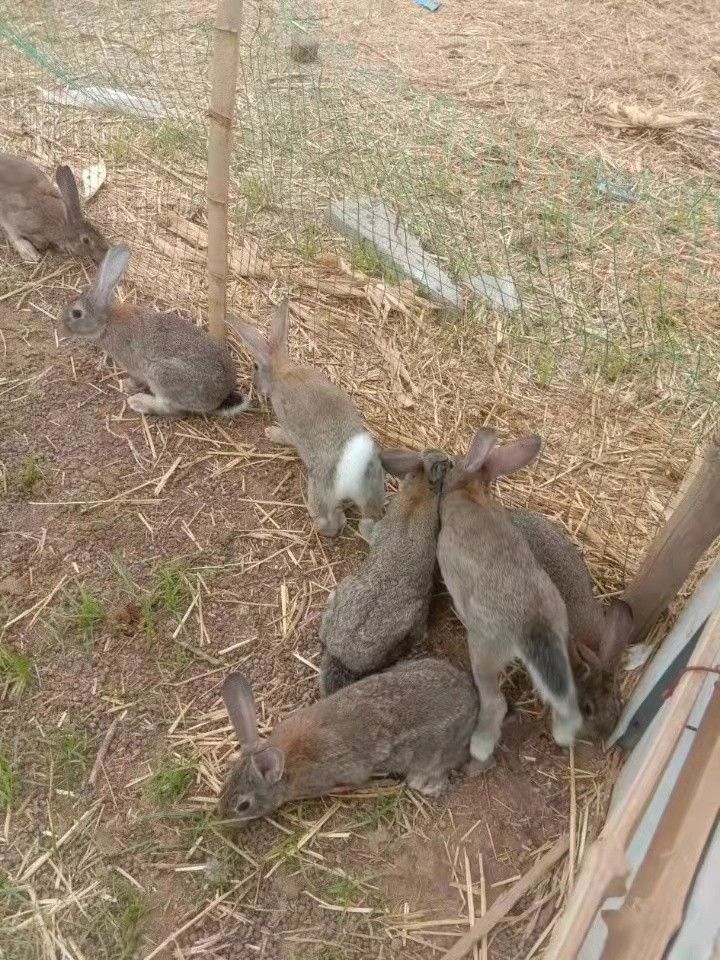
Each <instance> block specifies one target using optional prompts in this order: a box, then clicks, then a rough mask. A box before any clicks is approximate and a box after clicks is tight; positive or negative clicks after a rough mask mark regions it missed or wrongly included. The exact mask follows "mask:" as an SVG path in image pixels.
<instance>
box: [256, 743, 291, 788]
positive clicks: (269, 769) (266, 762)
mask: <svg viewBox="0 0 720 960" xmlns="http://www.w3.org/2000/svg"><path fill="white" fill-rule="evenodd" d="M252 762H253V765H254V766H255V769H256V770H257V772H258V773H259V774H260V776H261V777H262V778H263V780H266V781H267V782H268V783H277V782H278V780H279V779H280V777H281V776H282V775H283V770H284V769H285V754H284V753H283V752H282V750H280V748H279V747H271V746H269V745H268V746H267V747H263V748H262V750H258V751H257V753H254V754H253V758H252Z"/></svg>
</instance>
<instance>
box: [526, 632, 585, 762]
mask: <svg viewBox="0 0 720 960" xmlns="http://www.w3.org/2000/svg"><path fill="white" fill-rule="evenodd" d="M519 654H520V658H521V659H522V661H523V663H524V664H525V666H526V667H527V669H528V672H529V673H530V676H531V677H532V681H533V684H534V685H535V689H536V690H537V691H538V693H539V694H540V696H541V697H542V699H543V700H544V701H545V703H547V704H549V705H550V707H551V708H552V713H553V737H554V739H555V742H556V743H558V744H559V745H560V746H563V747H569V746H572V744H573V743H574V742H575V737H576V736H577V734H578V732H579V731H580V728H581V727H582V716H581V714H580V709H579V707H578V702H577V693H576V690H575V681H574V679H573V675H572V671H571V669H570V660H569V658H568V652H567V644H566V643H565V642H564V641H563V639H562V637H560V636H559V635H558V634H557V633H556V632H555V631H554V630H553V629H552V627H550V626H549V625H548V624H544V623H543V624H540V623H538V624H534V625H533V626H532V627H531V628H530V631H529V632H528V634H527V636H526V638H525V641H524V643H523V645H522V648H521V650H520V651H519Z"/></svg>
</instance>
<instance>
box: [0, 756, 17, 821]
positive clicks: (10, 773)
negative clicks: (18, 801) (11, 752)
mask: <svg viewBox="0 0 720 960" xmlns="http://www.w3.org/2000/svg"><path fill="white" fill-rule="evenodd" d="M16 793H17V777H16V776H15V771H14V770H13V767H12V764H11V763H10V760H9V758H8V757H7V756H6V755H5V754H4V753H3V752H2V751H1V750H0V810H7V808H8V807H9V806H10V804H11V803H12V802H13V800H14V799H15V795H16Z"/></svg>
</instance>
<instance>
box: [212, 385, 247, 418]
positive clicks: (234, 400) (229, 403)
mask: <svg viewBox="0 0 720 960" xmlns="http://www.w3.org/2000/svg"><path fill="white" fill-rule="evenodd" d="M249 406H250V394H248V395H247V396H243V394H242V393H239V392H238V391H237V390H233V392H232V393H229V394H228V395H227V396H226V397H225V399H224V400H223V402H222V403H221V404H220V406H219V407H218V408H217V410H216V411H215V413H216V414H217V415H218V416H219V417H235V416H237V414H239V413H243V412H244V411H245V410H247V408H248V407H249Z"/></svg>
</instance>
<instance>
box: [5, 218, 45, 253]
mask: <svg viewBox="0 0 720 960" xmlns="http://www.w3.org/2000/svg"><path fill="white" fill-rule="evenodd" d="M0 226H2V228H3V229H4V231H5V233H6V234H7V238H8V240H9V241H10V243H11V244H12V246H13V247H15V250H16V251H17V253H18V254H19V255H20V258H21V259H22V260H24V261H25V263H38V262H39V261H40V260H41V259H42V254H41V253H40V252H39V251H38V250H36V249H35V247H34V246H33V245H32V243H30V241H29V240H27V239H26V238H25V237H21V236H20V234H19V233H18V232H17V231H16V230H13V229H12V228H11V227H10V226H9V225H8V224H7V223H5V222H4V221H0Z"/></svg>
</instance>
